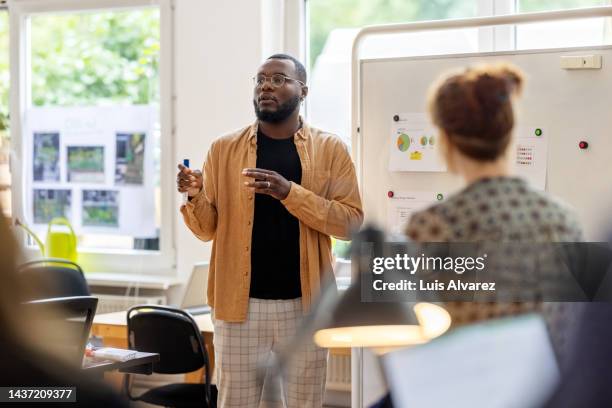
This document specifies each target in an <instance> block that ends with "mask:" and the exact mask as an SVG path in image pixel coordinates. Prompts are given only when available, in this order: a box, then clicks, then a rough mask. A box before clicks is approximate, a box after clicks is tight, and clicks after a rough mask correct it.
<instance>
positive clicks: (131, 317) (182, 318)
mask: <svg viewBox="0 0 612 408" xmlns="http://www.w3.org/2000/svg"><path fill="white" fill-rule="evenodd" d="M127 326H128V343H129V348H130V349H133V350H138V351H143V352H149V353H159V362H157V363H155V364H154V365H153V371H154V372H156V373H162V374H180V373H187V372H191V371H195V370H198V369H200V368H201V367H202V366H204V367H205V370H206V381H207V383H208V382H209V363H208V354H207V352H206V349H205V348H204V340H203V338H202V334H201V333H200V330H199V328H198V325H197V324H196V322H195V321H194V320H193V317H191V315H190V314H189V313H187V312H185V311H183V310H181V309H176V308H172V307H168V306H158V305H138V306H134V307H132V308H130V309H129V310H128V313H127Z"/></svg>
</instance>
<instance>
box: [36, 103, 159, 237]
mask: <svg viewBox="0 0 612 408" xmlns="http://www.w3.org/2000/svg"><path fill="white" fill-rule="evenodd" d="M156 118H157V110H156V108H155V107H152V106H145V105H141V106H111V107H49V108H48V107H33V108H30V109H29V110H28V111H27V112H26V115H25V127H24V141H25V146H24V147H25V155H26V156H25V157H27V158H31V159H30V160H24V174H25V175H26V177H27V180H28V181H29V183H28V188H26V190H25V197H24V198H25V205H26V207H25V208H26V209H27V210H26V212H25V213H26V217H28V218H29V219H27V222H28V223H29V224H31V225H33V226H34V228H35V229H38V230H41V229H42V228H44V227H46V225H47V224H48V223H49V221H51V219H52V218H53V217H65V218H67V219H69V220H70V222H71V224H72V226H73V228H74V229H75V231H76V232H77V233H114V234H120V235H132V236H137V237H139V238H152V237H155V236H156V235H157V232H156V226H155V177H154V175H155V168H154V147H155V144H154V132H155V121H156Z"/></svg>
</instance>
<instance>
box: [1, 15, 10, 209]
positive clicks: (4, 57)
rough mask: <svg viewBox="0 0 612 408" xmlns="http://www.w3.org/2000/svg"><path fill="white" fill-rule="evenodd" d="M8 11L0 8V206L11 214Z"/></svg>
mask: <svg viewBox="0 0 612 408" xmlns="http://www.w3.org/2000/svg"><path fill="white" fill-rule="evenodd" d="M8 20H9V19H8V12H7V10H6V9H0V207H2V210H3V211H4V214H5V215H6V216H7V217H10V216H11V173H10V169H9V160H10V136H9V124H8V112H9V78H10V75H9V25H8Z"/></svg>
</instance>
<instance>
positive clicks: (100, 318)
mask: <svg viewBox="0 0 612 408" xmlns="http://www.w3.org/2000/svg"><path fill="white" fill-rule="evenodd" d="M193 319H194V320H195V322H196V324H197V325H198V328H199V329H200V332H201V333H202V337H203V338H204V347H206V351H207V352H208V358H209V359H210V367H211V371H210V373H211V375H212V373H213V372H214V367H215V350H214V348H213V324H212V319H211V317H210V314H205V315H198V316H194V317H193ZM91 332H92V334H94V335H96V336H100V337H102V341H103V343H104V346H105V347H117V348H128V342H127V311H123V312H114V313H103V314H99V315H96V316H95V317H94V321H93V325H92V328H91ZM203 379H204V369H201V370H198V371H194V372H192V373H188V374H185V381H186V382H190V383H200V382H202V381H203Z"/></svg>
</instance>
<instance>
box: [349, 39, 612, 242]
mask: <svg viewBox="0 0 612 408" xmlns="http://www.w3.org/2000/svg"><path fill="white" fill-rule="evenodd" d="M590 54H597V55H602V59H603V67H602V69H593V70H565V69H562V68H561V67H560V58H561V56H568V55H575V56H578V55H590ZM500 61H505V62H511V63H513V64H515V65H517V66H518V67H520V68H521V69H522V70H523V72H524V73H525V75H526V84H525V88H524V92H523V94H522V96H521V97H520V98H519V99H517V103H516V105H515V107H516V108H515V113H516V115H517V120H516V126H517V127H520V126H523V125H526V124H529V125H533V124H536V125H539V124H541V126H542V127H543V128H544V129H545V130H546V135H547V136H548V151H547V155H548V162H547V178H546V184H545V190H546V191H548V192H549V193H551V194H553V195H554V196H557V197H559V198H560V199H561V200H563V201H564V202H566V203H567V204H569V205H570V206H571V207H573V209H574V210H575V211H576V213H577V215H578V217H579V219H580V221H581V223H582V226H583V228H584V231H585V236H586V238H587V239H588V240H597V239H601V238H602V237H603V236H604V234H605V233H606V232H609V231H605V229H606V227H608V228H609V227H610V223H609V221H608V220H609V219H610V212H609V209H610V206H611V205H612V47H610V46H600V47H580V48H567V49H552V50H528V51H511V52H494V53H477V54H461V55H445V56H434V57H432V56H429V57H409V58H395V59H375V60H362V61H361V62H360V64H361V68H360V69H361V86H360V89H361V95H360V101H361V106H360V117H361V118H362V119H361V123H360V134H359V135H358V140H353V143H358V144H359V148H358V150H357V151H358V152H360V153H359V157H357V158H356V162H357V166H358V168H359V173H360V182H361V191H362V195H363V205H364V212H365V217H366V222H374V223H376V225H378V226H384V225H386V224H388V214H387V207H388V203H389V200H390V199H389V197H388V195H387V194H388V192H389V191H394V192H402V191H422V192H431V191H440V192H444V193H445V196H448V194H450V193H452V192H455V191H457V190H459V189H461V188H462V187H463V185H464V184H463V181H462V180H461V179H460V178H459V177H457V176H454V175H451V174H449V173H448V172H391V171H389V158H390V157H389V156H390V147H391V146H390V143H391V141H390V137H389V136H390V132H391V126H392V118H393V116H394V115H395V114H400V113H404V112H426V95H427V91H428V89H429V86H430V84H432V83H433V82H434V81H435V80H436V79H437V78H438V77H439V76H440V74H442V73H444V72H446V71H448V70H452V69H457V68H461V67H467V66H470V65H474V64H477V63H494V62H500ZM583 140H584V141H587V142H588V144H589V147H588V148H587V149H585V150H581V149H580V148H579V147H578V144H579V142H580V141H583Z"/></svg>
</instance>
